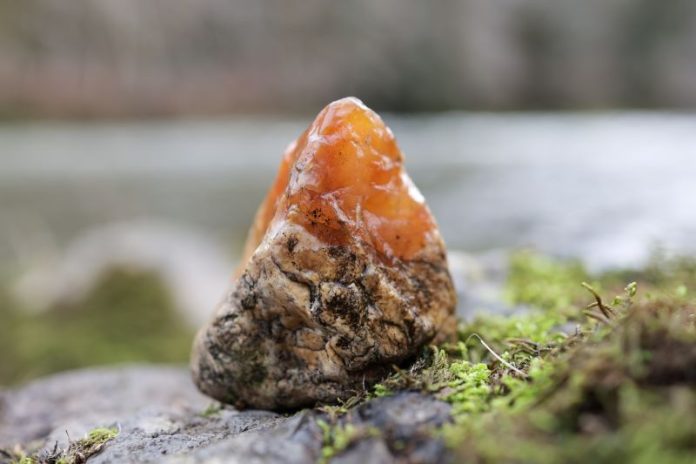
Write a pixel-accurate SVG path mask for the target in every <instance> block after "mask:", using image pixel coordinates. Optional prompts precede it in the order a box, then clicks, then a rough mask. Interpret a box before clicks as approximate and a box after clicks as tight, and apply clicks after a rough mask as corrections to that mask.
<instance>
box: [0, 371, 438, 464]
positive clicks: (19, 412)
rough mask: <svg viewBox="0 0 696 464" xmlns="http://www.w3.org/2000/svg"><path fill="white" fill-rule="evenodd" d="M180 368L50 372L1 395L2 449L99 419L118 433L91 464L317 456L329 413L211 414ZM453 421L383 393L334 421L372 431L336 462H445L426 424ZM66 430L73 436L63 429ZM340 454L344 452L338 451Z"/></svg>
mask: <svg viewBox="0 0 696 464" xmlns="http://www.w3.org/2000/svg"><path fill="white" fill-rule="evenodd" d="M209 404H210V402H209V401H208V400H207V399H205V398H204V397H203V396H202V395H200V394H199V393H197V391H196V389H195V387H194V386H193V384H192V383H191V381H190V378H189V374H188V372H187V371H186V369H184V368H172V367H157V366H131V367H117V368H108V369H107V368H103V369H102V368H99V369H87V370H82V371H75V372H69V373H65V374H59V375H55V376H51V377H48V378H45V379H42V380H38V381H35V382H33V383H31V384H28V385H27V386H25V387H22V388H19V389H17V390H10V391H5V392H2V393H0V447H7V448H9V447H12V446H14V444H16V443H21V444H22V445H23V446H24V447H25V448H29V447H33V448H36V449H40V448H42V447H43V448H52V447H53V446H54V444H55V442H56V441H58V442H59V446H66V445H67V436H68V435H69V436H70V437H71V438H72V439H76V438H79V437H81V436H82V435H83V434H84V433H86V432H87V431H89V430H91V429H93V428H95V427H102V426H117V427H118V428H119V429H120V433H119V435H118V436H117V437H116V438H115V439H114V440H112V441H110V442H108V443H107V444H106V445H105V447H104V448H103V450H102V452H101V453H99V454H97V455H95V456H93V457H91V458H90V459H89V462H90V463H101V464H107V463H123V462H172V463H206V464H212V463H243V464H252V463H276V462H277V463H298V464H299V463H315V462H317V461H318V459H319V458H320V456H321V451H322V446H323V444H324V443H323V435H322V430H321V428H320V427H319V425H318V423H317V422H318V420H323V421H326V422H331V420H330V419H329V418H328V416H327V415H326V414H323V413H321V412H318V411H308V410H306V411H302V412H299V413H296V414H294V415H292V416H282V415H278V414H275V413H271V412H264V411H241V412H240V411H236V410H234V409H232V408H229V407H227V408H224V409H221V410H219V411H215V412H212V413H209V414H203V411H204V410H205V409H206V407H207V406H208V405H209ZM448 420H449V405H447V404H446V403H443V402H440V401H437V400H434V399H433V398H430V397H428V396H425V395H421V394H419V393H408V392H406V393H400V394H398V395H395V396H393V397H386V398H379V399H376V400H372V401H370V402H368V403H365V404H363V405H360V406H358V407H356V408H354V409H352V410H351V411H350V412H349V413H348V414H346V415H345V416H343V417H341V418H339V419H338V424H339V425H341V426H345V424H347V423H350V424H352V426H353V427H355V428H356V429H357V430H374V431H377V432H376V433H372V434H366V435H365V437H364V438H363V439H360V440H356V442H355V443H354V444H353V445H351V446H350V447H348V448H347V449H346V450H343V451H342V452H337V453H336V456H335V458H334V459H333V462H337V463H366V462H441V461H443V460H444V459H445V457H446V456H445V449H444V447H443V445H442V443H441V442H440V441H439V440H437V439H434V438H432V436H431V435H430V433H429V431H432V430H433V428H435V427H438V426H440V425H442V424H443V423H445V422H447V421H448ZM66 432H67V435H66ZM339 451H340V450H339Z"/></svg>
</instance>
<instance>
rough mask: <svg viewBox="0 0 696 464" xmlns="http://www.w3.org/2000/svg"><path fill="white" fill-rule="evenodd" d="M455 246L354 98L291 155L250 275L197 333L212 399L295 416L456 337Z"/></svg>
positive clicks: (250, 261) (381, 129) (243, 275)
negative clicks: (451, 264) (450, 252)
mask: <svg viewBox="0 0 696 464" xmlns="http://www.w3.org/2000/svg"><path fill="white" fill-rule="evenodd" d="M454 307H455V292H454V288H453V285H452V280H451V278H450V274H449V271H448V268H447V257H446V253H445V246H444V243H443V241H442V238H441V236H440V233H439V231H438V229H437V225H436V223H435V220H434V219H433V217H432V215H431V213H430V211H429V210H428V207H427V206H426V205H425V202H424V199H423V197H422V196H421V195H420V193H419V192H418V190H417V189H416V187H415V186H414V184H413V182H412V181H411V179H410V178H409V176H408V175H407V174H406V172H405V171H404V167H403V157H402V154H401V151H400V150H399V148H398V146H397V144H396V141H395V139H394V135H393V134H392V132H391V131H390V130H389V128H387V127H386V126H385V124H384V122H383V121H382V120H381V119H380V117H379V116H377V115H376V114H375V113H374V112H372V111H371V110H370V109H368V108H367V107H366V106H365V105H363V103H362V102H361V101H359V100H357V99H355V98H344V99H342V100H338V101H336V102H333V103H331V104H330V105H328V106H327V107H326V108H324V110H322V112H321V113H320V114H319V116H317V118H316V120H315V121H314V122H313V123H312V124H311V125H310V126H309V128H308V129H307V130H306V131H305V132H304V133H303V134H302V135H301V136H300V138H299V139H298V140H297V141H296V142H295V143H293V144H291V145H290V147H289V148H288V149H287V151H286V153H285V155H284V157H283V161H282V163H281V166H280V171H279V173H278V177H277V179H276V181H275V183H274V184H273V186H272V187H271V190H270V192H269V194H268V196H267V198H266V199H265V201H264V202H263V204H262V205H261V207H260V209H259V211H258V213H257V215H256V220H255V222H254V225H253V226H252V228H251V231H250V233H249V237H248V240H247V245H246V247H245V255H244V258H243V260H242V263H241V266H240V270H239V271H238V277H237V278H236V281H235V283H234V285H233V287H232V290H231V291H230V292H229V294H228V296H227V298H226V299H225V301H224V302H223V303H222V304H221V305H220V307H219V308H218V309H217V311H216V313H215V315H214V318H213V320H212V321H211V322H210V324H209V325H208V326H206V327H204V328H203V329H202V330H201V332H200V333H199V334H198V336H197V339H196V342H195V344H194V350H193V358H192V369H193V377H194V380H195V382H196V384H197V385H198V387H199V388H200V389H201V391H203V392H204V393H206V394H208V395H209V396H211V397H213V398H216V399H218V400H220V401H222V402H226V403H231V404H234V405H236V406H237V407H240V408H243V407H254V408H262V409H273V410H284V409H294V408H300V407H304V406H311V405H314V404H316V403H331V402H335V401H336V400H337V399H345V398H347V397H350V396H352V395H353V394H355V392H356V391H358V390H360V389H361V388H364V386H365V385H368V384H370V383H374V382H375V381H377V380H378V379H380V378H381V377H382V376H383V375H384V374H385V373H386V372H387V371H388V370H389V369H390V368H391V366H393V365H395V364H396V365H398V364H403V363H404V362H406V361H408V360H409V359H410V358H413V357H414V356H415V355H416V354H417V353H418V351H419V350H420V349H421V348H422V347H423V346H424V345H426V344H428V343H431V342H439V341H444V340H446V339H448V338H449V337H451V336H452V335H453V333H454V331H455V327H456V324H455V320H454Z"/></svg>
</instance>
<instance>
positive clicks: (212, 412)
mask: <svg viewBox="0 0 696 464" xmlns="http://www.w3.org/2000/svg"><path fill="white" fill-rule="evenodd" d="M223 409H224V406H223V405H222V404H221V403H210V404H209V405H208V407H207V408H205V410H203V412H201V417H214V416H217V415H218V414H220V411H222V410H223Z"/></svg>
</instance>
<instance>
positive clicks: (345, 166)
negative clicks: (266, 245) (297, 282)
mask: <svg viewBox="0 0 696 464" xmlns="http://www.w3.org/2000/svg"><path fill="white" fill-rule="evenodd" d="M283 221H290V222H292V223H295V224H298V225H300V226H302V227H304V228H305V229H306V230H307V231H308V232H310V233H311V234H312V235H314V236H315V237H317V238H318V239H320V240H322V241H323V242H325V243H328V244H331V245H345V244H348V243H350V242H351V241H352V240H355V239H360V240H362V241H364V242H365V243H367V244H369V245H371V246H372V247H373V248H374V249H375V250H377V252H378V253H379V255H380V257H381V258H382V259H385V260H392V259H394V258H397V259H401V260H410V259H412V258H414V257H415V256H416V255H417V254H418V252H419V251H421V250H422V249H423V248H424V247H425V246H426V244H427V243H428V241H429V240H438V238H437V236H436V234H433V232H434V231H436V227H437V226H436V224H435V220H434V219H433V217H432V215H431V213H430V211H429V210H428V207H427V206H426V204H425V201H424V199H423V197H422V196H421V194H420V192H419V191H418V189H417V188H416V187H415V185H414V184H413V182H412V181H411V178H410V177H409V176H408V174H407V173H406V171H405V170H404V167H403V155H402V153H401V150H400V149H399V147H398V146H397V144H396V140H395V138H394V134H392V132H391V130H390V129H389V128H388V127H387V126H386V125H385V124H384V122H383V121H382V119H381V118H380V117H379V116H378V115H377V114H376V113H374V112H373V111H372V110H370V109H369V108H367V107H366V106H365V105H364V104H363V103H362V102H361V101H360V100H358V99H356V98H352V97H349V98H344V99H341V100H338V101H335V102H333V103H331V104H329V105H328V106H327V107H325V108H324V109H323V110H322V111H321V113H319V115H318V116H317V118H316V119H315V120H314V122H313V123H312V124H311V125H310V126H309V127H308V128H307V130H305V132H304V133H303V134H302V135H301V136H300V138H299V139H297V140H296V141H295V142H294V143H292V144H291V145H290V146H289V147H288V149H287V150H286V152H285V155H284V157H283V161H282V163H281V166H280V170H279V172H278V176H277V178H276V180H275V182H274V184H273V186H272V187H271V190H270V191H269V193H268V195H267V197H266V199H265V200H264V202H263V203H262V205H261V207H260V209H259V211H258V213H257V215H256V220H255V221H254V225H253V226H252V229H251V231H250V234H249V238H248V240H247V244H246V247H245V253H244V255H245V256H244V259H243V260H242V267H243V266H244V265H245V264H246V263H247V261H248V260H249V258H250V257H251V255H252V254H253V252H254V250H255V249H256V248H257V247H258V245H259V244H260V243H261V241H262V240H263V237H264V235H266V233H267V232H268V231H269V229H270V231H271V234H272V233H273V230H274V226H275V225H277V224H280V223H282V222H283Z"/></svg>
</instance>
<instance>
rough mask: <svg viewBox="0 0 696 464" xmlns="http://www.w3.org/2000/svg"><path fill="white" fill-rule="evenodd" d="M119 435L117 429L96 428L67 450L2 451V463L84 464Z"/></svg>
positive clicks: (18, 449) (74, 442) (0, 459)
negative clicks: (35, 451) (28, 452)
mask: <svg viewBox="0 0 696 464" xmlns="http://www.w3.org/2000/svg"><path fill="white" fill-rule="evenodd" d="M118 433H119V431H118V429H116V428H110V427H100V428H96V429H94V430H91V431H90V432H89V433H87V435H85V436H84V437H82V438H80V439H79V440H77V441H71V442H70V444H69V445H68V447H67V448H65V449H58V446H57V445H56V446H55V447H54V448H53V449H52V450H44V451H41V452H39V453H36V454H32V455H27V454H26V453H25V452H24V451H23V450H22V449H20V448H17V449H15V450H11V451H8V450H2V449H0V463H2V464H4V463H8V464H83V463H85V462H87V460H88V459H89V458H90V457H91V456H94V455H95V454H98V453H99V452H100V451H101V450H102V449H103V448H104V445H106V444H107V443H108V442H110V441H111V440H113V439H114V438H116V437H117V436H118Z"/></svg>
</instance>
